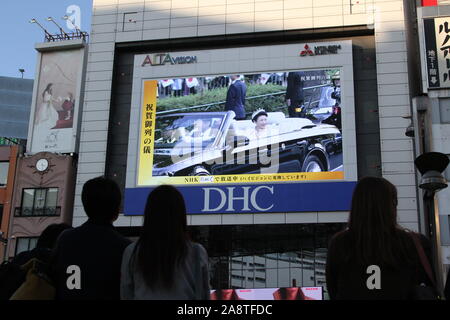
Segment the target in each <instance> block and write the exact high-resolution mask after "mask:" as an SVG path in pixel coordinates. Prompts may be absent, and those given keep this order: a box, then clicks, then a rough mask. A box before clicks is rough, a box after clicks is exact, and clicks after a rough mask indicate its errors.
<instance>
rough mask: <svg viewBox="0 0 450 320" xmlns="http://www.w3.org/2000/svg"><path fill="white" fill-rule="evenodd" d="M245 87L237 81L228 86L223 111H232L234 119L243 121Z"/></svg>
mask: <svg viewBox="0 0 450 320" xmlns="http://www.w3.org/2000/svg"><path fill="white" fill-rule="evenodd" d="M246 94H247V87H246V86H245V83H244V82H242V81H240V80H237V81H235V82H234V83H232V84H231V85H230V87H229V88H228V91H227V100H226V102H225V111H229V110H231V111H234V113H236V119H245V95H246Z"/></svg>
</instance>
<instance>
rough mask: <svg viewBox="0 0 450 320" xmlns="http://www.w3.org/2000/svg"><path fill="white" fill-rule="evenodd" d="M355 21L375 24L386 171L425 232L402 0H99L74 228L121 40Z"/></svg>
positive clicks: (222, 219)
mask: <svg viewBox="0 0 450 320" xmlns="http://www.w3.org/2000/svg"><path fill="white" fill-rule="evenodd" d="M351 3H352V4H353V5H352V6H351V5H350V4H351ZM350 25H369V26H370V27H374V28H375V41H376V50H377V76H378V100H379V116H380V130H381V131H380V136H381V151H382V155H381V159H382V166H383V176H385V177H386V178H388V179H389V180H391V181H392V182H393V183H394V184H395V185H397V187H398V189H399V221H400V222H401V224H402V225H403V226H405V227H408V228H411V229H414V230H417V227H418V226H417V221H418V219H417V209H416V205H415V201H416V199H415V197H416V196H415V194H416V193H415V180H414V171H413V166H412V161H413V150H412V144H411V143H410V142H409V140H408V138H407V137H406V136H405V135H404V131H405V128H406V126H407V125H408V124H409V123H407V121H405V120H404V119H403V118H402V116H405V115H409V113H410V111H409V103H410V101H409V91H408V83H407V65H406V62H407V61H406V59H407V58H406V50H407V49H406V38H405V30H404V29H405V26H404V15H403V1H402V0H358V1H356V0H355V1H347V0H314V1H313V0H302V1H299V0H284V1H281V0H280V1H268V0H213V1H211V0H159V1H156V0H145V1H143V0H141V1H138V0H94V1H93V15H92V32H91V38H90V41H91V44H90V52H89V56H88V67H87V81H86V88H85V89H86V94H85V105H84V110H83V122H82V126H81V132H82V138H81V141H80V158H79V170H78V176H77V186H76V195H75V196H76V197H75V208H74V218H73V219H74V220H73V224H74V226H77V225H80V224H82V223H83V222H84V221H86V219H87V217H86V215H85V213H84V210H83V207H82V203H81V198H80V195H81V190H82V186H83V184H84V183H85V182H86V181H87V180H89V179H91V178H93V177H96V176H99V175H103V174H104V172H105V159H106V145H107V137H108V121H109V106H110V102H111V83H112V71H113V62H114V44H115V42H128V41H143V40H156V39H175V38H182V37H198V36H199V37H200V36H212V35H221V34H236V33H244V32H245V33H248V32H263V31H280V30H293V29H311V28H323V27H340V26H350ZM356 107H357V106H356ZM358 161H364V159H359V160H358ZM347 218H348V213H345V212H329V213H328V212H310V213H289V214H285V213H280V214H264V215H262V214H245V215H207V216H203V215H202V216H189V217H188V223H189V224H195V225H201V224H252V223H282V224H283V223H317V222H346V221H347ZM141 223H142V218H141V217H124V216H121V217H120V218H119V220H118V221H117V222H116V225H117V226H131V225H141Z"/></svg>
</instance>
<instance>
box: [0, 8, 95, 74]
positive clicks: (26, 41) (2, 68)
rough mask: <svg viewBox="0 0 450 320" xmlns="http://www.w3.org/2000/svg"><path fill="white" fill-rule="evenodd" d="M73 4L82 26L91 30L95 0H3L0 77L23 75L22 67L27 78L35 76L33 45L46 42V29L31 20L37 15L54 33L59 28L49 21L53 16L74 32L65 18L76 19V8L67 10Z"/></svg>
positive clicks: (88, 30) (38, 19) (61, 24)
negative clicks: (93, 1) (66, 16)
mask: <svg viewBox="0 0 450 320" xmlns="http://www.w3.org/2000/svg"><path fill="white" fill-rule="evenodd" d="M71 6H72V8H74V7H73V6H77V7H79V8H80V15H79V17H80V19H79V23H80V29H81V30H83V31H87V32H89V33H90V29H91V11H92V0H39V1H36V0H1V1H0V39H1V46H0V76H6V77H18V78H20V77H21V74H20V72H19V69H25V73H24V78H27V79H34V74H35V71H36V70H35V68H36V57H37V55H36V50H35V49H34V45H35V43H38V42H43V41H44V31H43V30H42V29H40V28H39V26H38V25H36V24H32V23H29V21H30V20H31V19H32V18H34V19H36V20H37V21H38V22H39V23H40V24H41V25H42V26H43V27H44V28H46V29H47V30H48V31H49V32H50V33H51V34H54V33H58V31H59V30H58V27H57V26H56V25H55V24H53V23H52V22H51V21H47V20H46V19H47V17H49V16H51V17H53V18H54V19H55V21H56V22H57V23H58V24H59V25H60V26H62V27H63V28H64V29H65V31H72V30H70V29H69V28H68V26H67V22H66V21H64V20H63V19H62V17H63V16H64V15H66V14H67V15H68V16H70V17H72V19H74V18H75V16H76V14H75V11H71V12H67V10H68V8H69V7H71ZM75 22H76V21H75ZM76 23H77V22H76Z"/></svg>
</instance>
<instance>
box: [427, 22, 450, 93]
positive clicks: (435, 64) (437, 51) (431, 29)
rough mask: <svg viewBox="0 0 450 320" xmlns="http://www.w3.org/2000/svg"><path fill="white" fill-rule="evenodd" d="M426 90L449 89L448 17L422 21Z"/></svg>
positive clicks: (449, 27) (449, 35)
mask: <svg viewBox="0 0 450 320" xmlns="http://www.w3.org/2000/svg"><path fill="white" fill-rule="evenodd" d="M424 31H425V50H426V52H425V57H426V60H427V75H428V88H430V89H435V88H450V17H445V18H432V19H424Z"/></svg>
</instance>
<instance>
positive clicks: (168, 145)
mask: <svg viewBox="0 0 450 320" xmlns="http://www.w3.org/2000/svg"><path fill="white" fill-rule="evenodd" d="M143 88H144V90H143V91H144V92H143V103H142V116H141V120H142V122H141V132H140V149H139V150H140V155H139V165H138V185H140V186H150V185H157V184H162V183H170V184H176V185H192V184H229V183H239V184H242V183H259V182H295V181H305V180H329V179H343V178H344V167H343V154H342V153H343V148H342V141H343V138H342V134H341V130H342V121H341V108H342V106H341V87H340V69H338V68H336V69H325V70H308V71H303V70H294V71H279V72H273V73H254V74H228V75H219V76H218V75H211V76H203V77H186V78H175V79H159V80H156V79H155V80H144V84H143ZM344 138H345V137H344Z"/></svg>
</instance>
